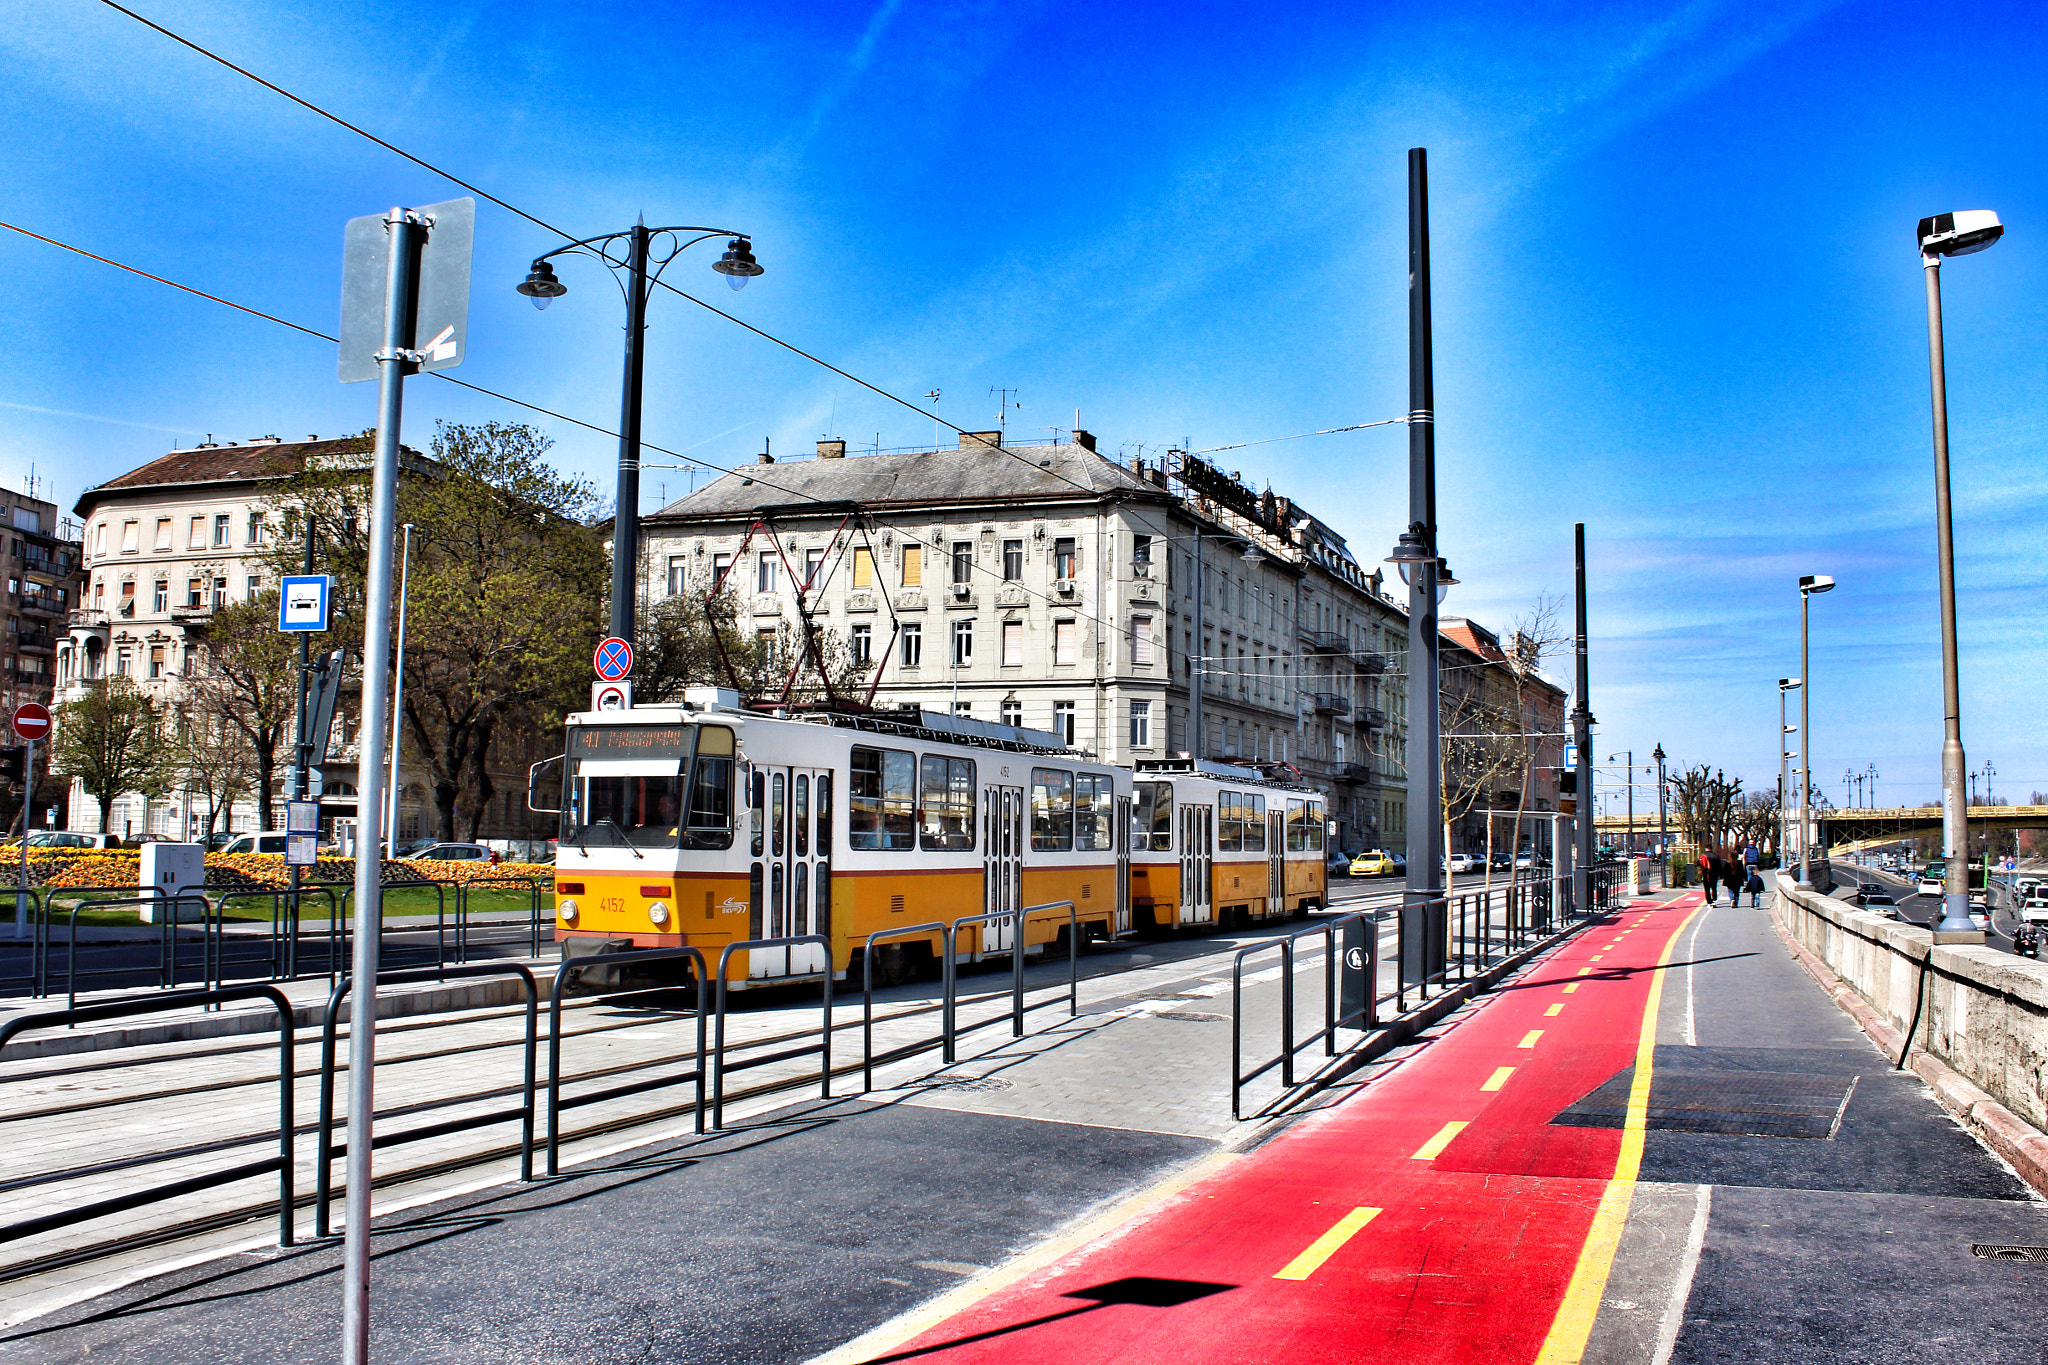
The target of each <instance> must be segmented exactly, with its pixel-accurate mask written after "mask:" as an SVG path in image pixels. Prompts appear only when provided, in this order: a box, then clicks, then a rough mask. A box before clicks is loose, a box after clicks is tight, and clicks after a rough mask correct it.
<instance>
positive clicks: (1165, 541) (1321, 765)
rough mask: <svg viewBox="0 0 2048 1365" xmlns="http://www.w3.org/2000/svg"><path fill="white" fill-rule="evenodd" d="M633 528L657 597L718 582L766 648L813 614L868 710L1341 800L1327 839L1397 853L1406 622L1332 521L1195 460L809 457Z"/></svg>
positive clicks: (649, 591)
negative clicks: (1049, 738) (1253, 778)
mask: <svg viewBox="0 0 2048 1365" xmlns="http://www.w3.org/2000/svg"><path fill="white" fill-rule="evenodd" d="M641 534H642V541H641V545H642V551H641V562H640V565H639V570H640V578H639V588H640V595H641V597H642V599H643V600H644V601H645V600H658V599H660V598H662V597H672V596H693V597H696V598H699V599H701V598H702V597H703V596H704V595H705V594H706V593H707V592H708V591H710V590H712V588H713V586H714V585H717V584H722V585H723V587H724V589H725V590H726V591H727V592H732V593H736V599H737V601H738V603H739V606H740V620H739V622H738V625H739V627H740V629H741V630H743V631H744V630H748V629H751V630H754V631H756V632H760V633H767V632H775V631H785V630H787V629H789V628H791V627H794V626H797V625H798V624H799V619H800V611H801V612H808V613H809V615H810V617H811V619H812V620H813V622H815V623H816V624H817V625H819V626H823V627H827V628H829V629H831V630H832V631H834V632H836V633H837V634H838V635H839V636H840V637H841V638H843V639H844V640H846V641H847V642H848V644H849V647H850V648H851V650H852V651H853V653H854V655H855V656H856V657H857V658H861V659H864V660H866V662H867V664H868V668H869V671H868V673H867V681H868V683H869V685H870V686H871V687H872V692H873V701H874V704H876V705H896V704H906V703H914V704H918V705H921V706H923V707H925V708H926V709H928V710H932V711H938V712H945V711H948V710H950V709H954V708H955V707H957V709H958V711H959V713H961V714H964V715H968V716H971V717H973V718H975V719H977V720H984V721H992V722H998V723H1010V724H1018V725H1024V726H1028V727H1030V728H1033V729H1040V730H1050V731H1053V732H1055V733H1057V734H1060V735H1061V736H1063V737H1065V738H1066V739H1067V740H1068V741H1069V742H1070V743H1073V744H1076V745H1078V746H1080V747H1082V748H1084V749H1087V750H1089V751H1091V752H1093V753H1095V754H1097V755H1100V756H1101V757H1103V758H1106V759H1108V760H1110V761H1112V762H1115V763H1120V764H1130V763H1134V762H1138V761H1143V760H1146V759H1168V758H1175V757H1182V756H1196V757H1202V758H1212V759H1222V760H1226V761H1233V762H1237V763H1242V764H1246V765H1248V766H1253V767H1258V768H1262V769H1265V770H1267V771H1269V772H1271V773H1274V774H1275V775H1282V776H1286V777H1289V778H1291V779H1295V780H1302V781H1306V782H1307V783H1308V784H1310V785H1312V786H1315V787H1318V788H1321V789H1322V790H1323V791H1325V792H1326V793H1327V794H1328V797H1329V801H1330V811H1331V815H1332V818H1333V819H1335V820H1336V821H1337V822H1338V829H1337V832H1336V842H1335V844H1334V845H1333V846H1334V847H1338V848H1343V849H1346V850H1356V849H1362V848H1366V847H1372V846H1385V847H1388V848H1391V849H1395V850H1399V849H1401V848H1402V847H1403V845H1404V842H1405V835H1406V812H1405V810H1404V809H1403V804H1404V803H1403V798H1402V796H1401V792H1400V785H1401V784H1402V783H1403V782H1404V781H1405V771H1406V770H1405V767H1404V763H1405V757H1406V754H1405V749H1406V731H1407V727H1406V722H1405V718H1404V716H1403V714H1402V711H1401V707H1400V697H1401V695H1402V689H1401V688H1400V687H1399V686H1398V685H1397V684H1398V679H1394V678H1392V677H1391V670H1392V668H1393V665H1394V657H1393V651H1394V650H1395V649H1397V648H1399V647H1401V644H1402V642H1404V641H1405V639H1406V630H1407V627H1406V620H1405V613H1404V612H1403V611H1402V609H1401V608H1400V607H1399V606H1398V605H1397V604H1396V603H1394V602H1393V601H1392V600H1391V599H1390V598H1389V597H1388V596H1387V594H1386V593H1385V592H1384V591H1383V590H1382V586H1381V576H1380V575H1379V573H1378V572H1371V573H1368V572H1366V571H1365V570H1364V569H1363V568H1362V567H1361V566H1360V565H1359V564H1358V563H1357V562H1356V561H1355V560H1354V559H1353V558H1352V557H1351V555H1350V553H1349V551H1348V550H1347V549H1346V547H1345V545H1344V542H1343V539H1342V538H1341V537H1339V536H1337V535H1336V534H1335V533H1334V532H1333V531H1332V530H1331V529H1330V528H1329V527H1328V526H1327V525H1325V524H1324V523H1322V522H1320V521H1318V520H1317V519H1316V518H1314V517H1313V516H1311V515H1309V514H1307V513H1306V512H1305V511H1303V510H1302V509H1300V508H1298V507H1296V506H1294V505H1293V504H1292V503H1291V502H1290V501H1289V500H1288V499H1285V498H1276V497H1275V496H1274V495H1273V494H1272V493H1271V492H1266V493H1264V494H1260V493H1256V492H1253V491H1252V490H1251V489H1249V488H1248V487H1246V486H1245V485H1244V484H1243V483H1242V482H1241V481H1240V480H1238V479H1236V478H1235V477H1233V476H1228V475H1224V474H1222V473H1221V472H1220V471H1218V470H1216V469H1214V468H1213V467H1211V466H1208V465H1206V464H1204V463H1203V462H1201V461H1199V460H1195V459H1191V458H1189V457H1186V456H1181V457H1179V458H1178V459H1177V460H1175V461H1173V462H1172V465H1171V467H1170V468H1168V467H1165V466H1163V465H1158V464H1147V463H1146V462H1145V461H1142V460H1139V461H1134V462H1133V464H1132V465H1131V466H1129V467H1126V466H1124V465H1121V464H1119V463H1117V462H1116V461H1114V460H1111V459H1109V458H1107V457H1105V456H1103V455H1101V454H1099V453H1098V452H1097V451H1096V449H1095V442H1094V439H1093V438H1092V437H1091V436H1090V435H1089V434H1088V433H1086V432H1081V431H1077V432H1075V433H1073V439H1072V440H1071V441H1068V442H1066V443H1062V444H1055V445H1028V446H1010V445H1006V444H1004V443H1003V435H1002V433H1000V432H981V433H972V434H970V435H967V436H963V437H962V438H961V441H960V444H959V446H958V447H948V448H942V449H935V450H917V451H898V452H889V453H878V454H874V455H867V456H853V457H851V458H849V457H848V456H847V454H846V446H845V443H844V442H843V441H832V440H828V441H820V442H819V443H818V449H817V454H816V457H815V458H812V459H807V460H800V461H783V462H779V463H775V462H768V461H766V460H765V458H764V460H763V462H762V463H760V464H757V465H751V466H747V467H744V468H742V469H739V470H738V471H736V472H734V473H731V474H727V475H724V476H722V477H720V478H719V479H717V480H715V481H714V482H712V483H710V484H709V485H707V486H705V487H704V488H702V489H699V490H697V491H696V492H695V493H693V494H691V495H690V496H688V497H686V498H683V499H681V500H679V501H677V502H674V503H672V504H670V505H669V506H668V507H666V508H664V509H662V510H661V511H660V512H659V513H656V514H654V515H652V516H649V517H647V518H645V519H644V520H643V522H642V526H641ZM1198 552H1199V556H1200V557H1199V561H1198V559H1197V554H1198ZM1198 584H1199V591H1198V590H1197V587H1198ZM800 586H802V587H804V589H805V591H804V593H803V606H802V608H801V609H800V608H799V603H798V591H797V590H798V588H799V587H800ZM1198 683H1199V685H1200V687H1201V692H1200V711H1201V727H1200V732H1199V733H1197V731H1196V729H1195V727H1194V725H1193V720H1192V712H1193V710H1194V709H1195V693H1194V691H1193V688H1194V687H1195V686H1196V685H1197V684H1198ZM859 699H864V698H857V700H859Z"/></svg>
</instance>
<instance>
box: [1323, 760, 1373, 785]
mask: <svg viewBox="0 0 2048 1365" xmlns="http://www.w3.org/2000/svg"><path fill="white" fill-rule="evenodd" d="M1330 776H1331V777H1332V778H1333V779H1334V780H1336V781H1338V782H1371V781H1372V764H1370V763H1332V764H1331V765H1330Z"/></svg>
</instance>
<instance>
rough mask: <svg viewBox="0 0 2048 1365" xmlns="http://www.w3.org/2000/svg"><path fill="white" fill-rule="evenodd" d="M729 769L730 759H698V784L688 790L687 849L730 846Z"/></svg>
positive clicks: (731, 765) (731, 763) (728, 732)
mask: <svg viewBox="0 0 2048 1365" xmlns="http://www.w3.org/2000/svg"><path fill="white" fill-rule="evenodd" d="M707 733H708V732H707ZM726 733H727V734H730V733H731V731H727V732H726ZM732 768H733V760H732V759H730V758H716V757H700V758H699V759H698V760H697V781H696V783H695V784H694V785H693V786H692V787H691V788H690V819H689V823H688V826H687V832H688V835H689V837H688V838H687V839H686V840H685V841H684V842H685V844H686V846H687V847H690V848H731V847H732Z"/></svg>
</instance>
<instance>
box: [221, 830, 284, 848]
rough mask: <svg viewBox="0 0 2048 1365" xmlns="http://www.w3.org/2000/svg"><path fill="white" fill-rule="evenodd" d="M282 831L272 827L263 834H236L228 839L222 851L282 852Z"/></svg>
mask: <svg viewBox="0 0 2048 1365" xmlns="http://www.w3.org/2000/svg"><path fill="white" fill-rule="evenodd" d="M284 838H285V835H284V831H283V830H281V829H274V830H271V831H269V832H268V833H264V834H238V835H236V836H235V837H234V838H233V839H231V840H229V841H228V845H227V847H225V848H223V849H222V850H221V852H223V853H282V852H284Z"/></svg>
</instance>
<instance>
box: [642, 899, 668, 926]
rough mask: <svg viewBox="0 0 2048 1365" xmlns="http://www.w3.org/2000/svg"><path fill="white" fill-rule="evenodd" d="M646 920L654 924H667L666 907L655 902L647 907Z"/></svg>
mask: <svg viewBox="0 0 2048 1365" xmlns="http://www.w3.org/2000/svg"><path fill="white" fill-rule="evenodd" d="M647 918H649V919H650V920H653V921H654V922H655V923H656V924H667V923H668V907H667V906H666V905H663V904H662V903H661V902H660V901H656V902H655V903H654V904H652V905H650V906H648V907H647Z"/></svg>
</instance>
